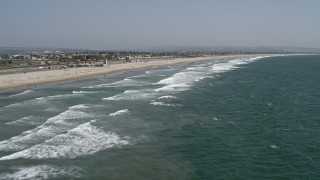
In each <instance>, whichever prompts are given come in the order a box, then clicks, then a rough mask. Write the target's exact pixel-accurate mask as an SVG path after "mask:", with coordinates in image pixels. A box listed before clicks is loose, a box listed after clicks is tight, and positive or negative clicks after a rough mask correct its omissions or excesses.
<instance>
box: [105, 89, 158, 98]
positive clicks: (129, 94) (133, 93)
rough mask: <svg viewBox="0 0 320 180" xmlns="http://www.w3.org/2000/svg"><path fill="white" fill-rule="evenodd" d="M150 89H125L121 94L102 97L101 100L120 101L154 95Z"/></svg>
mask: <svg viewBox="0 0 320 180" xmlns="http://www.w3.org/2000/svg"><path fill="white" fill-rule="evenodd" d="M154 96H155V94H153V90H152V89H143V90H126V91H125V92H123V93H121V94H117V95H115V96H111V97H107V98H102V99H103V100H109V101H121V100H141V99H148V98H152V97H154Z"/></svg>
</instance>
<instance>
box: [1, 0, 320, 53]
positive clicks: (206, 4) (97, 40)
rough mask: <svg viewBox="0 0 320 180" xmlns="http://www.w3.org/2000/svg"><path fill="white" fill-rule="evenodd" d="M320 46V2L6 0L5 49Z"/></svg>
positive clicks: (3, 15)
mask: <svg viewBox="0 0 320 180" xmlns="http://www.w3.org/2000/svg"><path fill="white" fill-rule="evenodd" d="M176 45H178V46H181V45H182V46H197V45H198V46H224V45H230V46H300V47H317V48H320V0H1V1H0V47H67V48H91V49H136V48H148V47H159V46H176Z"/></svg>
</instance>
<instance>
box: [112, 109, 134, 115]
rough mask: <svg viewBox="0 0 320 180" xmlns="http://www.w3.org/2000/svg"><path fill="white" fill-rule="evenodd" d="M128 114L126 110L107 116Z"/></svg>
mask: <svg viewBox="0 0 320 180" xmlns="http://www.w3.org/2000/svg"><path fill="white" fill-rule="evenodd" d="M129 113H130V112H129V111H128V109H122V110H119V111H116V112H114V113H110V114H109V116H119V115H123V114H129Z"/></svg>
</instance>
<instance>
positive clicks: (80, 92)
mask: <svg viewBox="0 0 320 180" xmlns="http://www.w3.org/2000/svg"><path fill="white" fill-rule="evenodd" d="M98 92H99V91H72V93H73V94H95V93H98Z"/></svg>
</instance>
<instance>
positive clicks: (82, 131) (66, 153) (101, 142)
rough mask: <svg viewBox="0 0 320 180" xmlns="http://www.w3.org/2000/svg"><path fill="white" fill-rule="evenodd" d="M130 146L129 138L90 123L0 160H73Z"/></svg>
mask: <svg viewBox="0 0 320 180" xmlns="http://www.w3.org/2000/svg"><path fill="white" fill-rule="evenodd" d="M128 144H129V141H128V139H127V138H121V137H120V136H119V135H117V134H116V133H112V132H104V131H103V130H102V129H99V128H97V127H95V126H93V125H91V124H90V122H88V123H84V124H81V125H79V126H77V127H76V128H74V129H71V130H69V131H68V132H67V133H66V134H60V135H57V136H55V137H53V138H52V139H49V140H47V141H45V142H43V143H41V144H37V145H35V146H32V147H31V148H29V149H25V150H22V151H19V152H16V153H13V154H11V155H8V156H4V157H2V158H0V160H10V159H17V158H28V159H48V158H67V159H73V158H76V157H79V156H84V155H90V154H94V153H96V152H99V151H102V150H105V149H109V148H112V147H119V146H122V145H128Z"/></svg>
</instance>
